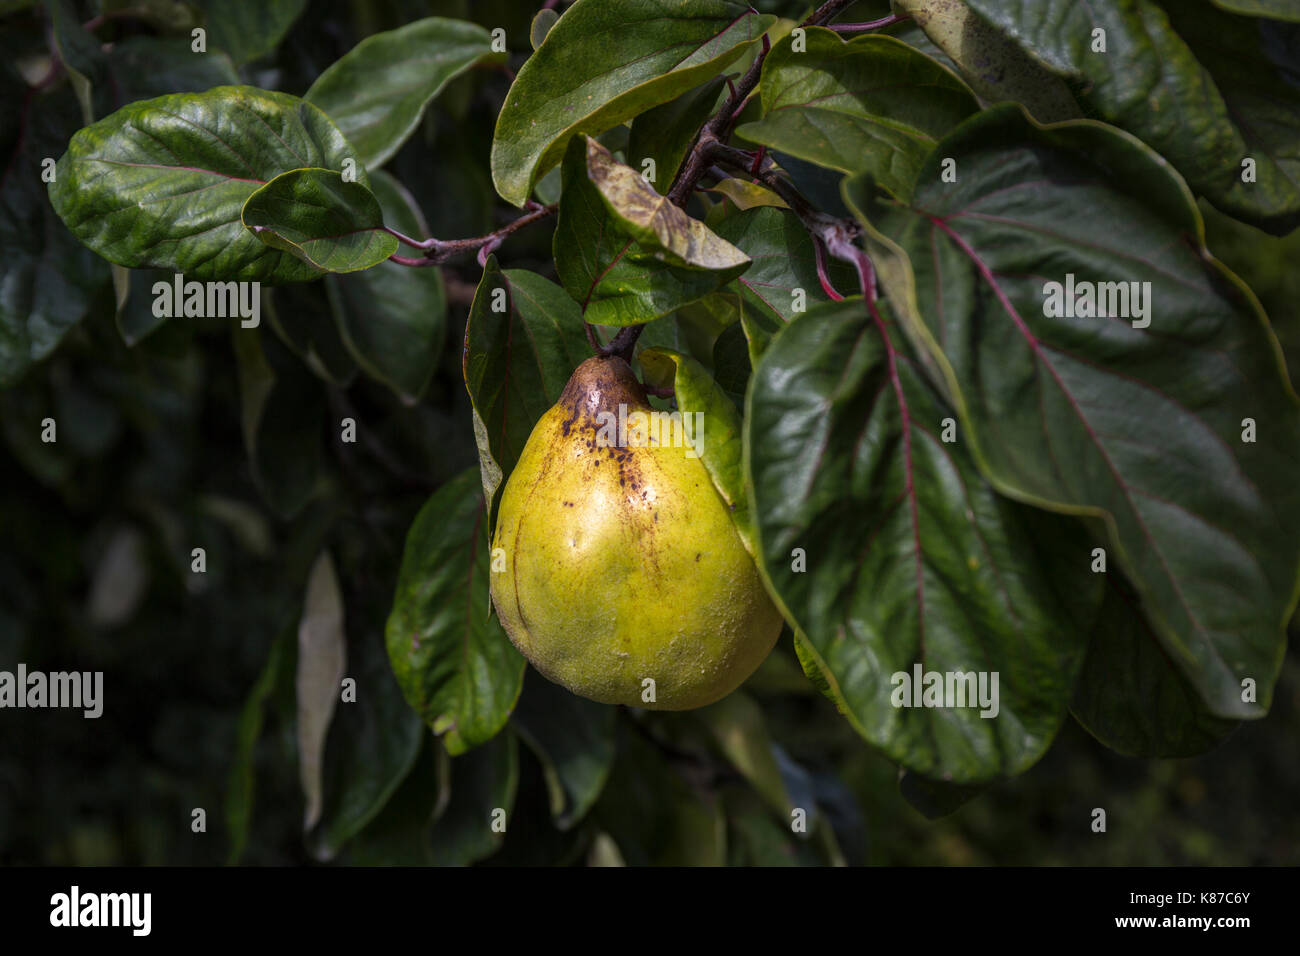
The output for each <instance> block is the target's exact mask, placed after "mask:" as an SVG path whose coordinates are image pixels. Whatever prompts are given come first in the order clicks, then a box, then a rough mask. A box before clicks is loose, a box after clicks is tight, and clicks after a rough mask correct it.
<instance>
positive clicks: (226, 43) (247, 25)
mask: <svg viewBox="0 0 1300 956" xmlns="http://www.w3.org/2000/svg"><path fill="white" fill-rule="evenodd" d="M199 4H200V6H202V8H203V9H204V11H205V12H206V14H207V17H206V21H205V22H206V25H207V29H208V32H209V34H210V36H209V39H208V43H209V46H210V47H217V48H218V49H221V50H225V51H226V52H227V53H229V54H230V56H231V59H233V60H234V61H235V62H236V63H240V64H243V63H247V62H248V61H249V60H256V59H257V58H258V57H260V56H263V55H265V54H267V53H270V52H271V51H272V50H274V49H275V48H276V47H277V46H279V45H280V41H281V40H282V39H284V35H285V34H286V33H288V32H289V28H290V27H292V26H293V24H294V21H295V20H297V19H298V17H299V16H300V15H301V14H302V11H303V9H304V8H305V7H306V6H307V0H258V2H257V3H249V2H248V0H199ZM199 55H203V54H199Z"/></svg>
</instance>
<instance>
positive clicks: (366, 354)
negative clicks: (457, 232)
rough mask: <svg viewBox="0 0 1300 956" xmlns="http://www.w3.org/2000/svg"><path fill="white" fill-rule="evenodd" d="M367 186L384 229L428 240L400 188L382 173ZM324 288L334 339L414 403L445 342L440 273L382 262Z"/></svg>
mask: <svg viewBox="0 0 1300 956" xmlns="http://www.w3.org/2000/svg"><path fill="white" fill-rule="evenodd" d="M370 188H371V190H372V191H373V192H374V194H375V198H376V199H378V200H379V205H380V206H381V207H382V208H383V215H384V222H385V223H386V224H388V225H391V226H392V227H393V228H394V229H397V230H399V231H400V232H402V233H403V234H404V235H407V236H425V235H428V234H429V228H428V226H426V225H425V223H424V217H423V216H422V215H420V209H419V206H417V205H416V203H415V200H414V198H413V197H412V196H411V194H410V193H408V192H407V191H406V189H405V188H404V187H403V186H402V185H401V183H399V182H398V181H397V180H395V179H393V178H392V177H391V176H389V175H388V174H387V173H385V172H383V171H382V170H380V171H379V172H377V173H374V174H373V175H372V176H371V178H370ZM325 288H326V290H327V291H328V293H329V300H330V305H331V306H332V308H333V312H334V320H335V322H336V323H337V324H338V328H339V333H340V334H341V335H342V337H343V341H344V343H345V344H346V345H347V348H348V351H350V352H351V353H352V355H353V357H354V358H355V359H356V360H357V362H358V363H359V364H360V365H361V367H362V368H363V369H365V370H366V373H367V374H369V375H371V376H372V377H374V378H376V379H378V380H379V381H381V382H383V383H384V384H385V385H387V386H388V387H389V388H391V389H392V390H393V391H394V392H396V393H397V394H398V395H399V396H401V397H402V398H403V399H404V400H405V401H407V402H413V401H414V400H415V399H417V398H419V397H420V395H421V394H422V393H423V392H424V389H425V386H427V385H428V383H429V379H430V378H431V377H432V375H433V371H434V368H435V367H436V366H437V364H438V359H439V357H440V356H441V354H442V349H443V345H444V342H445V340H446V337H447V300H446V294H445V292H444V291H443V284H442V270H441V269H437V268H433V269H430V268H420V269H415V268H410V267H408V266H403V265H398V264H397V263H396V262H381V263H379V265H377V266H375V267H374V268H373V269H366V270H365V271H364V272H356V273H352V274H350V275H344V276H327V277H326V279H325Z"/></svg>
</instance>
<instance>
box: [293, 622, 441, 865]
mask: <svg viewBox="0 0 1300 956" xmlns="http://www.w3.org/2000/svg"><path fill="white" fill-rule="evenodd" d="M365 612H366V613H365V614H364V615H354V616H353V617H352V620H353V621H356V620H358V619H360V620H364V621H367V622H371V621H374V622H378V621H379V620H381V619H382V615H383V610H382V608H378V607H375V606H374V603H373V602H371V603H368V604H367V606H366V608H365ZM346 676H347V677H350V678H352V679H354V680H355V681H356V698H355V700H350V701H347V700H345V701H343V702H342V703H340V704H339V706H338V709H337V710H336V711H335V714H334V721H333V724H332V726H331V728H330V736H329V740H328V743H327V745H326V749H325V778H324V783H325V793H324V803H323V807H322V815H321V822H320V825H319V826H318V827H317V828H316V830H315V832H314V833H312V834H311V837H310V838H309V845H310V847H311V850H312V852H313V853H314V854H315V856H316V857H317V858H318V859H326V860H327V859H332V858H333V857H334V856H335V855H337V854H338V852H339V851H340V850H341V849H342V848H343V846H344V845H345V844H347V843H348V842H349V841H350V840H351V839H352V838H353V837H354V836H356V834H358V833H359V832H361V830H362V829H363V828H364V827H366V826H367V825H368V824H369V823H370V821H371V820H373V819H375V818H376V817H377V816H378V815H379V813H380V812H381V811H382V810H383V809H384V808H385V807H386V806H387V805H388V802H389V800H390V799H392V797H393V795H394V794H395V792H396V791H397V789H398V787H399V786H400V785H401V784H402V782H403V781H404V780H405V779H406V777H407V775H408V774H409V773H411V771H412V768H413V767H414V765H415V761H416V759H417V758H418V757H419V755H420V751H421V748H422V747H423V745H424V741H425V738H426V736H427V735H428V729H427V728H426V727H425V725H424V722H423V721H421V720H420V718H419V716H418V715H417V714H416V713H415V712H414V711H412V710H411V709H410V708H409V707H408V706H406V701H405V700H404V699H403V697H402V692H401V689H400V688H399V687H398V686H397V680H396V678H395V677H394V676H393V669H392V667H391V666H390V665H389V662H388V655H387V654H386V653H385V649H384V639H383V636H382V635H381V634H380V633H379V628H378V626H376V625H372V626H366V627H354V628H353V630H352V632H351V637H350V639H349V642H348V668H347V671H346ZM339 693H340V690H339V688H338V687H335V695H336V696H338V695H339ZM429 806H430V807H431V806H432V804H431V802H430V804H429Z"/></svg>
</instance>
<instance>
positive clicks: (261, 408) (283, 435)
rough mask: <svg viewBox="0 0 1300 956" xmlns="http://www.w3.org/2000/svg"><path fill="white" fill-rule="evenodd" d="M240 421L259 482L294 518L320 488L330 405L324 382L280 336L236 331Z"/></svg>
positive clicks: (278, 507) (283, 512) (282, 511)
mask: <svg viewBox="0 0 1300 956" xmlns="http://www.w3.org/2000/svg"><path fill="white" fill-rule="evenodd" d="M232 336H233V338H234V343H235V358H236V360H237V363H238V366H237V367H238V372H239V397H240V422H241V425H242V430H243V435H244V449H245V451H246V452H247V453H248V457H249V461H250V462H251V464H252V471H253V478H254V480H255V481H256V482H257V485H258V488H259V489H260V490H261V492H262V495H263V497H264V498H266V500H267V503H268V504H270V505H271V507H272V509H274V510H275V512H276V513H277V514H279V515H280V516H281V517H284V518H291V517H293V516H294V515H296V514H297V513H298V512H299V511H301V510H302V508H303V506H304V505H305V504H306V503H307V501H308V500H309V499H310V498H311V496H312V494H313V493H314V491H315V489H316V481H317V479H318V478H319V476H320V471H321V439H320V436H321V425H322V422H323V421H324V415H325V402H324V396H323V394H322V392H321V387H320V384H319V383H318V382H317V381H316V379H315V378H313V377H312V375H311V373H309V372H308V371H307V370H306V369H305V368H304V367H303V365H302V363H301V362H299V361H298V360H297V359H296V358H295V357H294V356H292V355H290V354H288V353H287V350H285V349H284V348H283V347H282V346H279V345H278V343H277V342H276V340H275V338H274V336H270V335H264V334H263V333H262V332H261V331H260V330H252V329H241V328H236V329H235V330H234V331H233V332H232Z"/></svg>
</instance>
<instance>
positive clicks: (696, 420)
mask: <svg viewBox="0 0 1300 956" xmlns="http://www.w3.org/2000/svg"><path fill="white" fill-rule="evenodd" d="M637 359H638V360H639V361H640V362H641V367H642V368H643V369H644V370H645V373H646V376H647V378H648V380H649V381H650V382H651V384H655V385H659V386H660V387H671V388H672V389H673V391H674V394H675V395H676V398H677V409H678V411H680V412H681V414H682V419H683V422H682V424H683V425H684V426H685V428H686V431H687V434H688V435H690V439H691V445H692V447H693V448H694V450H695V454H698V455H699V457H700V460H701V461H703V462H704V467H705V468H707V469H708V471H709V477H710V478H711V479H712V480H713V487H714V488H715V489H717V492H718V494H719V495H721V496H722V500H723V501H725V502H726V504H727V507H728V508H729V509H730V511H731V520H732V521H734V522H735V524H736V531H737V532H738V533H739V534H740V540H741V541H742V542H743V543H744V545H745V550H747V551H748V552H749V553H750V554H751V555H752V554H754V553H755V551H756V549H755V544H754V528H753V525H752V523H751V521H750V516H749V503H748V502H747V501H746V499H745V476H744V469H743V466H742V462H741V458H742V451H741V448H742V443H741V421H740V415H739V414H738V413H737V411H736V406H735V405H734V404H733V403H732V401H731V399H730V398H728V397H727V393H726V392H724V391H723V390H722V389H721V387H719V385H718V384H717V382H715V381H714V380H713V376H711V375H710V374H709V373H708V371H707V370H705V368H704V367H703V366H702V365H700V363H699V362H697V361H695V360H694V359H693V358H690V357H689V356H686V355H683V354H681V353H680V352H673V351H670V350H668V349H656V348H650V349H642V350H641V351H640V352H639V353H638V354H637Z"/></svg>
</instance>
